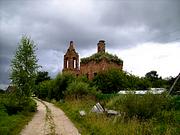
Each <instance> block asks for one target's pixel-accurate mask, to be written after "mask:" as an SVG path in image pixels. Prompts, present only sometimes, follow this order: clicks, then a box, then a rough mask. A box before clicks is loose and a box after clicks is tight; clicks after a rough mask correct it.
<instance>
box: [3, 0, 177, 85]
mask: <svg viewBox="0 0 180 135" xmlns="http://www.w3.org/2000/svg"><path fill="white" fill-rule="evenodd" d="M179 15H180V1H178V0H177V1H175V0H173V1H168V0H157V1H155V0H154V1H152V2H149V1H147V0H145V1H143V0H135V1H132V0H130V1H123V0H120V1H117V0H111V1H107V0H100V1H98V2H97V1H95V0H89V1H70V0H67V1H62V0H61V1H59V0H52V1H51V0H45V1H44V0H26V1H24V0H14V1H11V0H1V1H0V53H1V54H0V63H1V64H2V65H3V66H1V69H0V75H1V76H2V77H1V79H0V83H2V82H3V83H4V81H3V80H7V74H8V70H7V67H9V64H10V59H12V56H13V53H14V52H15V50H16V48H17V44H18V42H19V41H20V38H21V36H22V35H24V34H25V35H28V36H30V37H31V38H32V39H33V40H34V41H35V43H36V44H37V48H38V51H37V56H38V58H39V63H40V64H41V65H42V66H44V67H46V68H45V70H48V71H49V72H50V74H53V75H54V74H56V73H57V72H59V70H61V68H62V66H61V65H62V60H63V54H64V52H66V49H67V47H68V46H69V41H71V40H73V41H74V43H75V45H76V48H77V50H78V51H79V53H81V52H83V50H92V49H94V48H96V44H97V42H98V40H99V39H104V40H106V44H107V48H112V49H113V48H114V49H116V48H118V49H123V48H131V47H134V46H135V45H137V44H138V43H142V42H145V41H153V42H169V41H170V40H171V41H173V40H174V39H176V38H177V37H178V36H179V35H180V17H179ZM178 30H179V31H178ZM158 37H159V38H158ZM48 55H50V56H51V57H47V56H48ZM47 62H48V63H49V65H47ZM56 63H57V64H58V65H55V64H56ZM54 65H55V66H54ZM57 66H58V68H56V67H57ZM52 70H53V71H52ZM5 76H6V77H5ZM2 78H5V79H2ZM6 82H7V81H6Z"/></svg>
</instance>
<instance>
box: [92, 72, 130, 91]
mask: <svg viewBox="0 0 180 135" xmlns="http://www.w3.org/2000/svg"><path fill="white" fill-rule="evenodd" d="M93 83H94V85H95V86H97V87H98V89H100V90H101V91H102V92H103V93H114V92H118V91H119V90H122V89H126V88H127V83H128V80H127V75H126V73H125V72H123V71H121V70H118V69H110V70H108V71H106V72H101V73H98V74H97V75H96V76H95V77H94V79H93Z"/></svg>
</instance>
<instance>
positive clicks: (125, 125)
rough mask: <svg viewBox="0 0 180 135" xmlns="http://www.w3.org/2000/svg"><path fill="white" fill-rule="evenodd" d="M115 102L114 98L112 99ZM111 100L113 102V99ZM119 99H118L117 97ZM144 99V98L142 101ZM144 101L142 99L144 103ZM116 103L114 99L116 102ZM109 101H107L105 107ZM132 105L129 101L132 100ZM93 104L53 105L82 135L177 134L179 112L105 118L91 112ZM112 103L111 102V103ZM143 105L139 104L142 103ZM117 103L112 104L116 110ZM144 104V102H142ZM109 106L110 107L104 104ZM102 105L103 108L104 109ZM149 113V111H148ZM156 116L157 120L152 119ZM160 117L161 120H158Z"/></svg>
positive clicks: (102, 115)
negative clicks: (140, 116) (83, 112)
mask: <svg viewBox="0 0 180 135" xmlns="http://www.w3.org/2000/svg"><path fill="white" fill-rule="evenodd" d="M113 97H114V98H115V99H116V98H118V97H117V96H113ZM113 97H112V99H113V100H115V99H114V98H113ZM119 98H120V97H119ZM145 99H146V100H147V98H145ZM145 99H144V100H145ZM116 100H117V99H116ZM111 102H112V101H111V100H110V101H109V104H110V103H111ZM132 102H133V100H132ZM95 103H96V101H95V100H92V99H82V100H66V101H65V102H64V103H62V102H61V103H60V102H57V103H56V105H57V106H58V107H60V108H62V109H63V110H64V112H65V113H66V115H67V116H68V117H69V118H70V119H71V120H72V121H73V122H74V123H75V125H76V126H77V128H78V129H79V131H80V133H81V134H82V135H179V134H180V130H179V129H180V126H179V125H180V123H179V120H177V119H178V117H179V116H178V115H179V114H180V111H179V110H176V111H174V110H169V111H165V110H164V111H162V112H161V111H160V112H161V113H160V114H156V115H153V116H152V117H148V119H140V118H139V117H137V116H135V115H134V116H132V117H126V116H125V115H121V116H107V115H106V114H95V113H91V112H90V110H91V108H92V107H93V105H94V104H95ZM111 104H112V103H111ZM142 104H143V103H142ZM117 105H118V104H116V107H117ZM145 105H146V103H145ZM108 106H110V105H108ZM108 106H105V107H108ZM80 110H85V111H86V115H85V116H80V115H79V111H80ZM148 111H149V110H148ZM157 115H158V117H156V116H157ZM160 116H161V117H160Z"/></svg>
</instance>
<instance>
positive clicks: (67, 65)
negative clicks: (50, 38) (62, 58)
mask: <svg viewBox="0 0 180 135" xmlns="http://www.w3.org/2000/svg"><path fill="white" fill-rule="evenodd" d="M66 67H67V68H69V61H68V60H67V61H66Z"/></svg>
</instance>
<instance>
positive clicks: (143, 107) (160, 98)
mask: <svg viewBox="0 0 180 135" xmlns="http://www.w3.org/2000/svg"><path fill="white" fill-rule="evenodd" d="M107 106H108V107H109V108H112V109H115V110H118V111H120V112H125V114H126V116H128V117H130V118H131V117H138V118H140V119H149V118H152V117H153V116H155V115H156V114H158V112H161V111H162V110H170V109H171V108H172V106H171V100H170V97H167V96H166V94H162V95H154V94H151V93H147V94H145V95H135V94H132V93H130V94H127V95H120V96H117V97H114V98H113V99H112V100H110V101H109V102H108V103H107Z"/></svg>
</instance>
